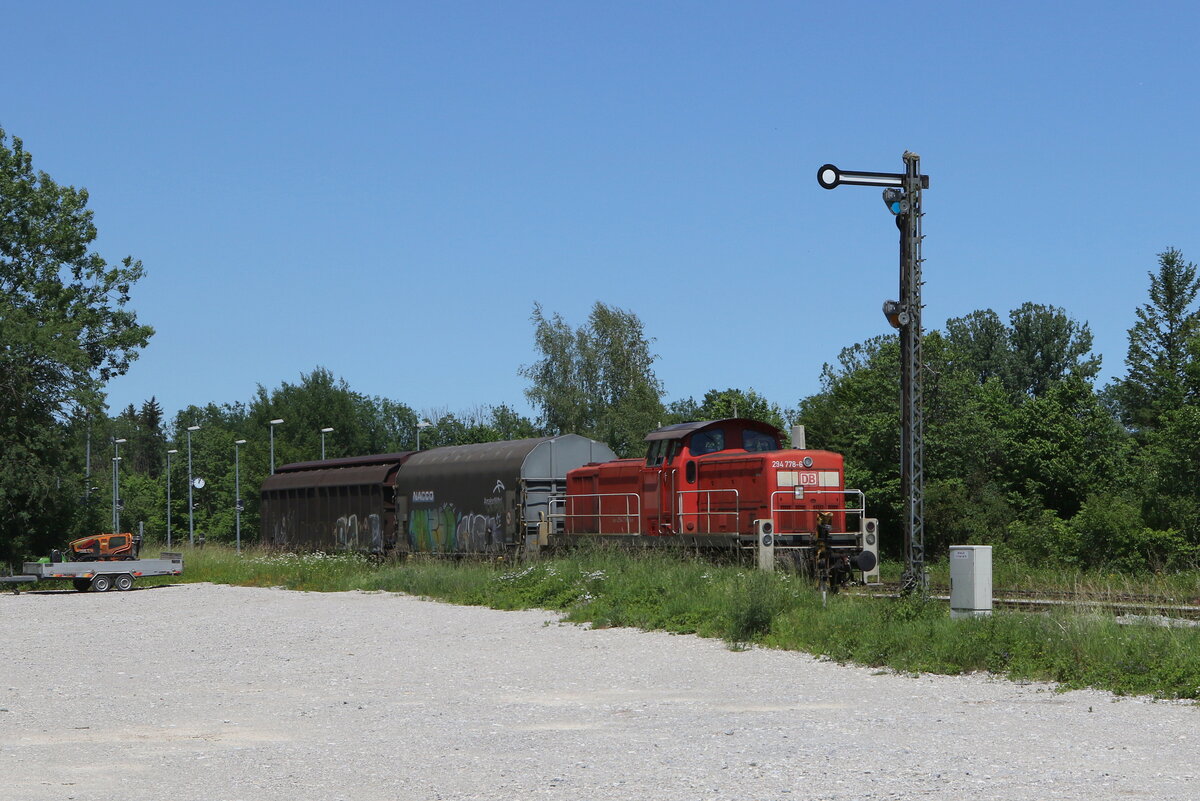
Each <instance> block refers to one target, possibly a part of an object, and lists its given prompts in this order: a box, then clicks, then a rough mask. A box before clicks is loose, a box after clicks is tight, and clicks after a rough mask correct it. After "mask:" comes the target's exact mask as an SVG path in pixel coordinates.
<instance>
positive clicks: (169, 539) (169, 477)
mask: <svg viewBox="0 0 1200 801" xmlns="http://www.w3.org/2000/svg"><path fill="white" fill-rule="evenodd" d="M173 453H179V449H178V448H171V449H170V450H169V451H167V547H168V548H170V547H171V454H173Z"/></svg>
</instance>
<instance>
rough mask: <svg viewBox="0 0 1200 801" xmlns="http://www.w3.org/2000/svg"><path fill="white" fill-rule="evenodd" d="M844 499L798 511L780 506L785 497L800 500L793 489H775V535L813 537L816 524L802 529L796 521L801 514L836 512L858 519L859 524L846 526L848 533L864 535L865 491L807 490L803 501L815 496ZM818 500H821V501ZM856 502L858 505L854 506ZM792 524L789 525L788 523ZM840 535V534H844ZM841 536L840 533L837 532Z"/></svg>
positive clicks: (772, 518)
mask: <svg viewBox="0 0 1200 801" xmlns="http://www.w3.org/2000/svg"><path fill="white" fill-rule="evenodd" d="M814 495H815V496H818V498H819V496H824V495H832V496H841V497H839V498H838V499H837V500H836V501H831V502H829V503H828V505H826V504H824V503H822V504H820V505H818V506H814V507H807V508H803V509H797V508H795V507H790V508H789V507H785V506H783V505H781V504H780V503H779V501H780V500H781V499H783V498H787V499H788V500H792V501H795V500H797V498H796V495H795V491H794V490H775V491H774V492H772V493H771V523H772V525H773V526H774V527H775V533H776V534H811V533H812V532H813V531H814V530H815V529H816V523H815V522H814V523H813V524H812V525H810V526H808V527H806V528H801V526H800V524H799V522H798V520H797V518H798V516H800V515H813V516H815V515H816V514H817V513H818V512H833V513H834V514H841V515H845V516H846V517H847V518H854V517H857V525H854V526H851V525H850V524H849V521H847V524H846V525H845V526H844V529H845V532H850V531H854V532H858V533H859V535H860V536H861V535H862V533H863V526H864V523H865V520H866V508H867V504H866V496H865V495H864V494H863V491H862V490H856V489H847V490H815V491H810V490H808V489H806V490H805V492H804V498H805V499H808V498H810V497H812V496H814ZM819 500H821V499H820V498H819ZM855 501H856V503H854V502H855ZM789 523H790V524H791V525H790V526H789V525H788V524H789ZM845 532H841V533H845ZM835 533H839V532H835Z"/></svg>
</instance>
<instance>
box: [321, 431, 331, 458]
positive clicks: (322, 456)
mask: <svg viewBox="0 0 1200 801" xmlns="http://www.w3.org/2000/svg"><path fill="white" fill-rule="evenodd" d="M332 433H333V429H332V428H322V429H321V461H322V462H323V461H325V435H326V434H332Z"/></svg>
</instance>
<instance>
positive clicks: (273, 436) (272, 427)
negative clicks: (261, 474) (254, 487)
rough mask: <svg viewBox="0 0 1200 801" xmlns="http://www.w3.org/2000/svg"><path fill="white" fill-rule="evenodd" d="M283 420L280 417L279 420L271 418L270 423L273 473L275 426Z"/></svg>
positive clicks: (273, 473)
mask: <svg viewBox="0 0 1200 801" xmlns="http://www.w3.org/2000/svg"><path fill="white" fill-rule="evenodd" d="M282 422H283V418H282V417H280V418H279V419H277V420H271V421H270V422H269V423H268V425H269V426H270V427H271V475H275V426H277V425H279V424H280V423H282Z"/></svg>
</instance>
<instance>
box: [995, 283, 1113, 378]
mask: <svg viewBox="0 0 1200 801" xmlns="http://www.w3.org/2000/svg"><path fill="white" fill-rule="evenodd" d="M1008 319H1009V330H1008V337H1009V343H1010V346H1011V348H1012V373H1011V379H1010V380H1011V382H1012V383H1011V389H1013V390H1015V391H1017V392H1020V393H1025V394H1028V395H1031V396H1033V397H1035V398H1037V397H1041V396H1042V395H1044V394H1045V393H1046V392H1047V390H1049V389H1050V387H1051V385H1053V384H1054V382H1056V381H1061V380H1062V379H1064V378H1066V377H1067V376H1078V377H1079V378H1083V379H1087V380H1091V379H1093V378H1095V377H1096V373H1098V372H1100V357H1099V356H1093V355H1092V354H1091V351H1092V332H1091V329H1089V328H1088V325H1087V323H1078V322H1076V321H1075V320H1072V319H1071V318H1070V317H1068V316H1067V313H1066V312H1065V311H1064V310H1063V309H1060V308H1059V307H1057V306H1043V305H1041V304H1039V303H1023V304H1021V306H1020V307H1019V308H1016V309H1013V310H1012V311H1011V312H1010V313H1009V315H1008Z"/></svg>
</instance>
